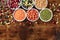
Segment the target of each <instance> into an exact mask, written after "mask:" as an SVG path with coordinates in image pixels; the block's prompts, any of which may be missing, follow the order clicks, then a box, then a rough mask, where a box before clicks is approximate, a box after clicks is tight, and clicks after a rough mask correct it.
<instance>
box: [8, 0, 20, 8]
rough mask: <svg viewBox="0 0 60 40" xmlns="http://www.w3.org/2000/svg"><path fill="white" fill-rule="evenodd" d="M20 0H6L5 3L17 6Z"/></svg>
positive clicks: (11, 6) (13, 6) (12, 6)
mask: <svg viewBox="0 0 60 40" xmlns="http://www.w3.org/2000/svg"><path fill="white" fill-rule="evenodd" d="M20 2H21V0H7V5H8V7H10V8H17V7H18V6H20Z"/></svg>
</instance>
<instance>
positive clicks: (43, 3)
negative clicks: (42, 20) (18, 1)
mask: <svg viewBox="0 0 60 40" xmlns="http://www.w3.org/2000/svg"><path fill="white" fill-rule="evenodd" d="M47 3H48V2H47V0H35V6H36V8H38V9H42V8H45V7H47Z"/></svg>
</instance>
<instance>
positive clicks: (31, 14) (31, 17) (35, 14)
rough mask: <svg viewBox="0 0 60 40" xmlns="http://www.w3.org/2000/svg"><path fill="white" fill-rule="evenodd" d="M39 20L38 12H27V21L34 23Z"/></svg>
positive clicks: (32, 10)
mask: <svg viewBox="0 0 60 40" xmlns="http://www.w3.org/2000/svg"><path fill="white" fill-rule="evenodd" d="M38 18H39V14H38V11H37V10H36V9H31V10H28V11H27V19H28V20H29V21H32V22H34V21H36V20H37V19H38Z"/></svg>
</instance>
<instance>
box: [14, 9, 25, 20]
mask: <svg viewBox="0 0 60 40" xmlns="http://www.w3.org/2000/svg"><path fill="white" fill-rule="evenodd" d="M13 15H14V18H15V20H17V21H23V20H24V19H25V18H26V13H25V11H24V10H23V9H17V10H16V11H15V12H14V14H13Z"/></svg>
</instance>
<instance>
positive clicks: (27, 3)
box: [22, 0, 33, 9]
mask: <svg viewBox="0 0 60 40" xmlns="http://www.w3.org/2000/svg"><path fill="white" fill-rule="evenodd" d="M22 7H23V8H24V9H31V8H32V7H33V0H22Z"/></svg>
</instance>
